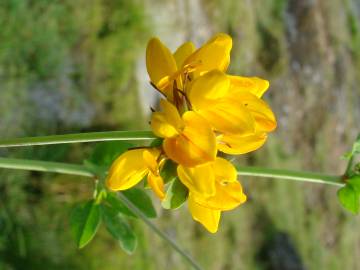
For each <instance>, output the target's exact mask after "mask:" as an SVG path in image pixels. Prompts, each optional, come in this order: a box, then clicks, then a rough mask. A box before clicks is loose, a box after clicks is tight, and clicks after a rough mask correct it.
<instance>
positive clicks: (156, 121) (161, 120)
mask: <svg viewBox="0 0 360 270" xmlns="http://www.w3.org/2000/svg"><path fill="white" fill-rule="evenodd" d="M151 129H152V131H153V132H154V134H155V135H156V136H158V137H161V138H171V137H173V136H176V135H177V134H178V132H177V131H176V128H175V127H174V126H173V125H171V124H170V123H169V122H168V121H167V119H166V116H165V115H164V114H163V113H161V112H154V113H153V114H152V116H151Z"/></svg>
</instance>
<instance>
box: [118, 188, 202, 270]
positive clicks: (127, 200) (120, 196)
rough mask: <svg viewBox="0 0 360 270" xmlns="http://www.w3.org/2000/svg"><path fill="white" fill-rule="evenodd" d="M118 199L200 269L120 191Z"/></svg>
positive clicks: (197, 266)
mask: <svg viewBox="0 0 360 270" xmlns="http://www.w3.org/2000/svg"><path fill="white" fill-rule="evenodd" d="M118 196H119V198H120V200H121V201H122V202H123V203H124V204H125V205H126V206H127V207H128V208H129V209H130V210H132V211H133V212H134V213H135V215H137V216H138V217H139V218H140V219H142V221H144V223H145V224H146V225H147V226H148V227H149V228H150V229H151V230H153V231H154V232H155V233H156V234H157V235H158V236H160V237H161V238H162V239H163V240H165V241H166V242H168V243H169V244H170V245H171V247H172V248H173V249H175V250H176V251H177V252H178V253H179V254H180V255H181V256H182V257H183V258H184V259H185V260H186V261H187V262H188V263H189V264H190V265H191V266H192V267H193V268H194V269H196V270H201V269H202V268H201V267H200V266H199V265H198V264H197V263H196V262H195V261H194V259H193V258H191V257H190V255H189V254H188V253H187V252H185V251H184V250H182V249H181V248H180V247H179V246H178V244H177V243H176V242H175V241H174V240H172V239H171V238H170V237H169V236H167V235H166V234H165V233H164V232H163V231H161V230H160V229H159V228H158V227H156V225H155V224H154V223H152V222H151V221H150V220H149V219H148V218H147V217H146V216H145V215H144V214H143V213H142V212H141V211H140V210H139V209H138V208H137V207H136V206H135V205H134V204H133V203H132V202H131V201H130V200H129V199H128V198H126V197H125V196H124V194H122V193H121V192H119V193H118Z"/></svg>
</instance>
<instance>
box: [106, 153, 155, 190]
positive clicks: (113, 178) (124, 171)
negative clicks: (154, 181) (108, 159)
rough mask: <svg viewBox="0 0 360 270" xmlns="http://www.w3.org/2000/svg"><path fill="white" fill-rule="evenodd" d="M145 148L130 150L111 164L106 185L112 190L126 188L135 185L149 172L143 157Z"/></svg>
mask: <svg viewBox="0 0 360 270" xmlns="http://www.w3.org/2000/svg"><path fill="white" fill-rule="evenodd" d="M144 151H145V149H135V150H129V151H127V152H125V153H123V154H122V155H120V156H119V157H118V158H117V159H116V160H115V161H114V163H113V164H112V165H111V168H110V170H109V174H108V177H107V179H106V185H107V187H108V188H109V189H111V190H114V191H115V190H125V189H128V188H131V187H133V186H135V185H136V184H137V183H139V182H140V181H141V180H142V179H143V178H144V176H145V175H146V174H147V173H148V172H149V169H148V167H147V164H146V163H145V161H144V159H143V153H144Z"/></svg>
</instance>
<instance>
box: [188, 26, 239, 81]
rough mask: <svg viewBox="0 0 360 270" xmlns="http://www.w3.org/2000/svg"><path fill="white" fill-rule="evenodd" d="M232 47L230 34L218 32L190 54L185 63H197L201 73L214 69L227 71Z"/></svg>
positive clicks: (198, 71) (197, 69)
mask: <svg viewBox="0 0 360 270" xmlns="http://www.w3.org/2000/svg"><path fill="white" fill-rule="evenodd" d="M231 47H232V39H231V37H230V36H229V35H226V34H222V33H220V34H217V35H215V36H214V37H213V38H211V39H210V40H209V41H208V42H207V43H206V44H204V45H203V46H202V47H200V48H199V49H198V50H196V51H195V52H194V53H193V54H192V55H190V56H189V57H188V58H187V59H186V60H185V62H184V65H193V64H195V65H196V66H197V68H196V71H197V73H199V74H202V73H204V72H207V71H210V70H213V69H218V70H221V71H226V69H227V67H228V66H229V63H230V51H231Z"/></svg>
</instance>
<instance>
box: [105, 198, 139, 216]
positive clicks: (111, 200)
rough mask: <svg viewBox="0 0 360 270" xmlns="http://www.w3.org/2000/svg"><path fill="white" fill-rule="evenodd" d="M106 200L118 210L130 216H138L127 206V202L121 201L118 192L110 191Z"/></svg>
mask: <svg viewBox="0 0 360 270" xmlns="http://www.w3.org/2000/svg"><path fill="white" fill-rule="evenodd" d="M106 201H107V202H108V203H109V205H111V206H112V208H114V210H116V211H117V212H120V213H122V214H124V215H127V216H130V217H137V216H136V215H135V214H134V213H133V212H132V211H131V210H130V209H129V208H127V206H126V205H125V204H123V203H122V201H120V199H119V198H118V196H117V194H116V193H108V194H107V196H106Z"/></svg>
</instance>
